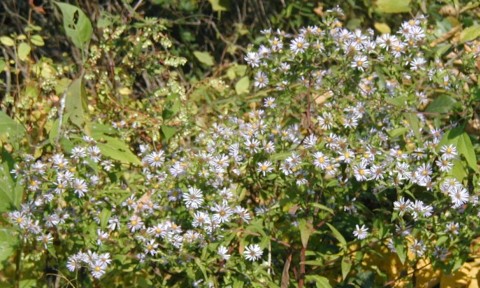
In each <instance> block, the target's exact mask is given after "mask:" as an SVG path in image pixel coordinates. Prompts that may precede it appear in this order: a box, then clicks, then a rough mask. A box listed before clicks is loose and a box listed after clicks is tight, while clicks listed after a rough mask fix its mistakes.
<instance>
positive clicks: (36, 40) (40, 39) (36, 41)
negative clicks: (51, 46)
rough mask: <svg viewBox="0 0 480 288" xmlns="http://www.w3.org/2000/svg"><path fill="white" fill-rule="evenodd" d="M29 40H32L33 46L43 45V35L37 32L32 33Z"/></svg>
mask: <svg viewBox="0 0 480 288" xmlns="http://www.w3.org/2000/svg"><path fill="white" fill-rule="evenodd" d="M30 42H32V44H33V45H35V46H39V47H41V46H44V45H45V41H43V37H42V36H40V35H38V34H35V35H33V36H32V37H31V38H30Z"/></svg>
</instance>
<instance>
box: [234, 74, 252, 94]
mask: <svg viewBox="0 0 480 288" xmlns="http://www.w3.org/2000/svg"><path fill="white" fill-rule="evenodd" d="M248 91H250V79H248V76H245V77H242V78H240V80H238V82H237V83H236V84H235V92H237V95H240V94H245V93H248Z"/></svg>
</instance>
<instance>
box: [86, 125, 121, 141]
mask: <svg viewBox="0 0 480 288" xmlns="http://www.w3.org/2000/svg"><path fill="white" fill-rule="evenodd" d="M90 131H91V136H92V137H93V138H94V139H100V138H101V137H103V136H116V135H117V134H118V133H117V131H116V130H115V129H113V127H112V126H110V125H105V124H101V123H92V125H91V128H90Z"/></svg>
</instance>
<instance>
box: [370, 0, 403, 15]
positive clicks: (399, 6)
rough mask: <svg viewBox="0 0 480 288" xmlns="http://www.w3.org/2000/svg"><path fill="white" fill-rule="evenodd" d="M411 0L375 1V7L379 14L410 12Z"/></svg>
mask: <svg viewBox="0 0 480 288" xmlns="http://www.w3.org/2000/svg"><path fill="white" fill-rule="evenodd" d="M410 2H411V0H376V1H375V6H376V9H375V10H377V11H378V12H380V13H403V12H410Z"/></svg>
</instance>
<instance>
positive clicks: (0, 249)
mask: <svg viewBox="0 0 480 288" xmlns="http://www.w3.org/2000/svg"><path fill="white" fill-rule="evenodd" d="M13 235H15V231H14V230H13V229H11V228H1V229H0V268H3V267H2V266H3V265H2V263H3V262H4V261H5V260H7V259H8V258H10V257H11V256H12V255H13V253H14V252H15V246H16V245H17V243H18V238H17V237H14V236H13Z"/></svg>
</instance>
